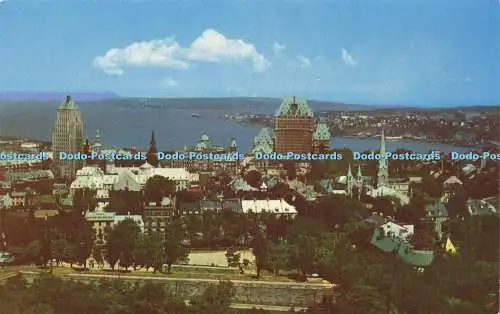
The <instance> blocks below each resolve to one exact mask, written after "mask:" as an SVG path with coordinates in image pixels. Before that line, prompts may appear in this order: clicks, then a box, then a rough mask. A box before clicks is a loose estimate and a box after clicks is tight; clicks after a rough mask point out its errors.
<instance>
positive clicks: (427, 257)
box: [371, 228, 434, 267]
mask: <svg viewBox="0 0 500 314" xmlns="http://www.w3.org/2000/svg"><path fill="white" fill-rule="evenodd" d="M371 243H372V244H373V245H374V246H376V247H377V248H379V249H380V250H382V251H384V252H386V253H390V252H397V253H398V255H399V257H401V259H402V260H403V261H404V262H405V263H407V264H410V265H413V266H420V267H425V266H429V265H430V264H431V263H432V261H433V260H434V252H433V251H423V250H414V249H412V248H410V245H409V244H408V243H406V242H404V241H401V240H400V239H398V238H396V237H390V236H384V235H383V234H382V232H381V231H380V230H379V228H376V229H375V230H374V231H373V235H372V240H371Z"/></svg>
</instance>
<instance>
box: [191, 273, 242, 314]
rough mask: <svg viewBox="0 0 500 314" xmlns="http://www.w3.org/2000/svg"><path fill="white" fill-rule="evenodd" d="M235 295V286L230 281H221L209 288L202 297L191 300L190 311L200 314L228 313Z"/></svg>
mask: <svg viewBox="0 0 500 314" xmlns="http://www.w3.org/2000/svg"><path fill="white" fill-rule="evenodd" d="M233 295H234V290H233V284H232V283H231V282H230V281H221V282H219V284H218V285H211V286H209V287H208V288H207V289H206V290H205V291H204V292H203V294H202V295H201V296H199V297H196V298H194V299H193V300H191V301H190V302H189V303H190V305H191V307H190V310H191V311H192V312H193V313H200V314H201V313H205V314H221V313H228V312H229V311H230V307H231V300H232V298H233Z"/></svg>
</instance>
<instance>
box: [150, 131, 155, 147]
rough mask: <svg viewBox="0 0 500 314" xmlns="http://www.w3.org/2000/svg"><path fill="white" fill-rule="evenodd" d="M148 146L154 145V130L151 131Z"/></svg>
mask: <svg viewBox="0 0 500 314" xmlns="http://www.w3.org/2000/svg"><path fill="white" fill-rule="evenodd" d="M149 145H150V146H154V147H156V140H155V131H154V130H153V131H151V141H150V142H149Z"/></svg>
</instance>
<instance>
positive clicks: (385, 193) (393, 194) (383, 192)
mask: <svg viewBox="0 0 500 314" xmlns="http://www.w3.org/2000/svg"><path fill="white" fill-rule="evenodd" d="M366 194H367V195H368V196H371V197H373V198H378V197H390V198H395V199H397V200H399V202H400V204H401V205H406V204H409V203H410V197H409V196H408V195H407V194H406V193H403V192H401V191H396V190H395V189H392V188H390V187H387V186H380V187H378V188H376V189H373V188H371V189H369V190H368V191H367V192H366Z"/></svg>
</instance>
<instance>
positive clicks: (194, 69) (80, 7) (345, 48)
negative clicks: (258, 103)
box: [0, 0, 500, 107]
mask: <svg viewBox="0 0 500 314" xmlns="http://www.w3.org/2000/svg"><path fill="white" fill-rule="evenodd" d="M499 9H500V6H499V5H498V2H497V1H483V2H479V1H467V0H462V1H447V2H446V3H440V4H435V3H434V4H432V2H431V1H406V2H405V3H395V2H389V1H387V2H384V3H377V4H373V3H367V2H365V3H363V4H362V5H361V4H354V3H348V2H346V1H337V2H326V1H325V2H319V1H318V2H314V3H308V5H307V6H306V5H305V4H304V3H296V2H294V3H286V4H284V2H280V3H265V4H264V3H250V2H245V3H237V4H236V3H233V4H224V5H222V4H217V5H202V4H196V5H195V4H190V5H186V4H184V5H181V4H174V3H163V4H162V3H159V2H158V3H156V2H147V3H141V4H140V5H139V4H138V3H135V4H133V3H121V4H120V6H117V5H116V4H113V3H111V2H109V3H102V4H95V3H93V4H90V3H80V2H78V3H63V2H56V1H49V2H43V3H37V4H34V3H28V2H18V1H14V0H6V1H1V2H0V29H2V30H4V31H3V34H0V46H6V47H9V49H2V50H0V67H1V68H2V69H3V70H4V71H2V73H0V86H2V89H4V90H6V91H15V90H27V91H40V92H45V91H47V92H57V91H61V92H62V91H72V92H77V91H81V92H86V91H92V92H98V91H110V92H114V93H117V94H118V95H120V96H124V97H137V96H142V97H148V96H151V97H243V96H255V97H276V98H282V97H283V96H286V95H301V96H304V97H306V98H308V99H319V100H330V101H339V102H345V103H362V104H380V105H399V104H400V105H419V106H429V107H430V106H440V105H466V104H470V105H476V104H494V103H499V102H500V92H499V91H498V89H495V88H494V82H496V81H498V77H499V75H498V73H499V71H498V70H499V69H500V64H499V63H498V58H497V57H496V55H495V52H496V51H498V47H499V43H500V36H499V34H498V31H497V30H496V28H495V17H498V10H499ZM195 11H199V12H206V13H205V14H194V13H193V12H195ZM146 16H147V17H148V18H147V19H146V18H141V17H146ZM131 21H134V22H133V23H132V22H131Z"/></svg>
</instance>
